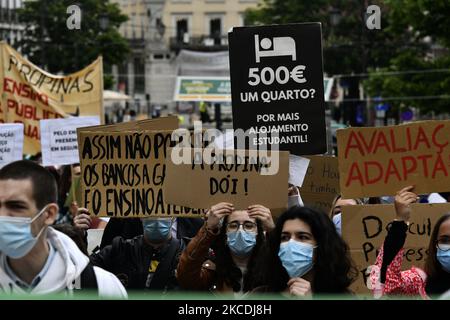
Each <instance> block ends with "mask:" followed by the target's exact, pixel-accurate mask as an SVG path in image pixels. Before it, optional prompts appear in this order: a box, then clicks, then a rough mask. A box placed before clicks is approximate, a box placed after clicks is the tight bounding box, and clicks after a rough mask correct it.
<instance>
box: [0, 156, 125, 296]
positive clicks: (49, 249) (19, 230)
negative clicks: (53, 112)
mask: <svg viewBox="0 0 450 320" xmlns="http://www.w3.org/2000/svg"><path fill="white" fill-rule="evenodd" d="M0 204H1V206H0V291H3V292H4V293H8V294H26V293H31V294H52V293H65V294H69V295H71V294H73V293H74V289H80V288H81V289H97V291H98V294H99V296H100V297H103V298H107V297H115V298H126V297H127V293H126V291H125V289H124V287H123V286H122V285H121V283H120V281H119V280H118V279H117V278H116V277H115V276H114V275H113V274H111V273H109V272H107V271H105V270H103V269H101V268H97V267H92V265H90V264H89V258H88V257H87V256H85V255H84V254H83V253H82V252H81V251H80V249H78V247H77V245H76V244H75V243H74V242H73V241H72V240H71V239H70V238H69V237H68V236H66V235H65V234H63V233H61V232H59V231H56V230H54V229H53V228H51V227H50V225H52V224H53V223H54V221H55V219H56V216H57V214H58V205H57V185H56V180H55V179H54V177H53V176H52V175H51V174H50V173H49V171H48V170H46V169H44V168H43V167H41V166H40V165H38V164H36V163H34V162H31V161H28V160H23V161H16V162H13V163H10V164H8V165H6V166H5V167H3V168H2V169H0Z"/></svg>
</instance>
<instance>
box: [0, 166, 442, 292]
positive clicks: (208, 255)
mask: <svg viewBox="0 0 450 320" xmlns="http://www.w3.org/2000/svg"><path fill="white" fill-rule="evenodd" d="M67 172H72V174H67ZM74 172H75V174H73V173H74ZM76 175H77V173H76V170H74V168H70V166H69V167H68V168H62V169H61V170H60V172H55V170H53V171H52V170H49V169H48V168H44V167H43V166H41V165H40V164H38V163H37V162H34V161H30V160H21V161H16V162H13V163H10V164H8V165H6V166H4V167H3V168H2V169H0V293H1V294H53V293H61V294H64V295H67V296H69V297H70V296H73V295H74V294H76V293H78V292H82V291H79V290H91V291H92V290H94V292H96V293H97V294H98V296H99V297H102V298H118V299H125V298H127V297H128V293H129V292H131V291H141V292H152V293H160V294H161V295H163V294H166V293H168V292H176V291H197V292H210V293H211V294H220V293H229V294H232V295H234V297H235V298H236V299H240V298H245V297H248V296H251V295H258V294H267V293H270V294H276V295H280V296H283V297H286V298H311V297H314V296H318V295H321V294H342V295H350V296H351V297H352V296H353V297H355V298H357V295H356V294H355V293H354V292H353V291H352V288H351V286H352V283H354V281H355V280H356V278H357V276H358V271H357V269H356V267H355V263H354V262H353V260H352V257H351V255H350V249H349V247H348V245H347V243H346V242H345V241H344V240H343V238H342V232H341V208H342V206H346V205H357V204H362V203H380V202H383V201H384V202H389V201H388V200H386V199H342V198H341V197H336V199H335V201H334V203H333V206H332V210H331V211H330V212H329V213H325V212H322V211H320V210H317V209H313V208H308V207H304V206H302V205H301V201H300V200H298V199H299V194H298V189H297V188H296V187H295V186H292V185H290V186H287V187H288V190H287V191H288V195H289V197H288V198H289V201H288V209H287V210H286V211H285V212H284V213H282V214H281V215H280V216H278V217H273V215H272V212H271V210H270V209H269V208H266V207H264V206H262V205H259V204H254V205H251V206H249V207H248V208H246V209H245V210H244V209H242V208H235V207H234V205H233V203H228V202H221V203H218V204H215V205H213V206H212V207H211V208H210V209H209V210H208V212H207V214H206V216H205V217H202V218H173V217H169V218H142V219H141V218H127V219H119V218H110V219H109V221H104V220H100V219H98V218H94V217H93V216H92V215H91V214H90V212H89V211H88V210H87V209H86V208H82V207H79V205H78V203H77V202H76V201H75V199H74V197H73V191H70V189H71V188H70V186H71V185H72V186H73V185H76V184H75V182H74V181H64V177H65V179H72V177H76ZM268 192H269V191H268ZM71 194H72V196H71ZM441 196H442V197H443V198H444V199H445V200H446V201H447V202H448V201H449V198H450V194H448V193H443V194H441ZM67 197H69V201H67V199H66V198H67ZM70 197H72V198H70ZM420 200H421V197H419V196H418V195H417V194H416V193H414V186H405V188H403V189H402V190H399V191H398V193H397V195H396V196H395V197H394V198H393V199H391V203H392V205H393V206H394V207H395V212H396V216H395V217H392V218H393V221H392V224H391V227H390V228H389V230H388V233H387V236H386V239H385V241H384V243H383V245H382V247H381V248H380V252H379V254H378V257H377V259H376V261H373V263H374V265H373V266H371V268H370V276H369V281H368V283H369V287H370V288H371V289H372V292H373V295H374V297H376V298H379V297H382V296H386V297H390V296H409V297H422V298H424V299H430V298H445V297H447V298H448V297H449V295H450V293H449V290H450V213H447V214H444V215H442V217H441V218H440V219H439V220H438V221H437V223H436V224H435V225H434V229H433V231H432V234H431V239H430V243H429V245H428V256H427V258H426V262H425V268H424V269H421V268H419V267H417V266H413V267H412V268H411V269H409V270H403V268H402V260H403V247H404V244H405V240H406V236H407V230H408V223H409V220H410V218H411V208H410V205H411V204H412V203H415V202H418V201H420ZM91 228H104V233H103V238H102V241H101V243H100V245H99V247H98V248H97V249H96V250H95V251H94V252H93V253H90V252H89V253H88V250H87V246H88V243H87V241H88V240H87V239H88V238H87V230H88V229H91Z"/></svg>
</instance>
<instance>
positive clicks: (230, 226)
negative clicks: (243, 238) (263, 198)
mask: <svg viewBox="0 0 450 320" xmlns="http://www.w3.org/2000/svg"><path fill="white" fill-rule="evenodd" d="M240 226H243V228H244V231H247V232H256V229H257V225H256V223H254V222H251V221H244V222H243V223H239V222H237V221H232V222H229V223H227V231H229V232H235V231H238V230H239V228H240Z"/></svg>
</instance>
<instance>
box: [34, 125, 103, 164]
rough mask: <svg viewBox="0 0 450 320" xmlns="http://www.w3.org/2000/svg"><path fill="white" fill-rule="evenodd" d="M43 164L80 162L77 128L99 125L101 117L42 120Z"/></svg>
mask: <svg viewBox="0 0 450 320" xmlns="http://www.w3.org/2000/svg"><path fill="white" fill-rule="evenodd" d="M40 124H41V148H42V164H43V166H45V167H46V166H55V165H67V164H74V163H79V162H80V158H79V155H78V142H77V128H81V127H89V126H97V125H99V124H100V119H99V117H73V118H67V119H48V120H41V121H40Z"/></svg>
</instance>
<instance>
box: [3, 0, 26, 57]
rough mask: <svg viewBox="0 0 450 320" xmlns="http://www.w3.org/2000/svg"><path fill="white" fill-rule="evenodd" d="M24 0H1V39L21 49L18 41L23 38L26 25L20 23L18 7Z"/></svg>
mask: <svg viewBox="0 0 450 320" xmlns="http://www.w3.org/2000/svg"><path fill="white" fill-rule="evenodd" d="M22 3H23V1H22V0H0V40H2V41H6V42H7V43H8V44H10V45H11V46H13V47H14V48H16V49H17V50H20V48H18V46H17V43H18V42H19V41H20V39H21V38H22V35H23V32H24V30H25V27H24V26H23V25H21V24H20V23H19V17H18V14H17V9H19V8H21V7H22Z"/></svg>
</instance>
